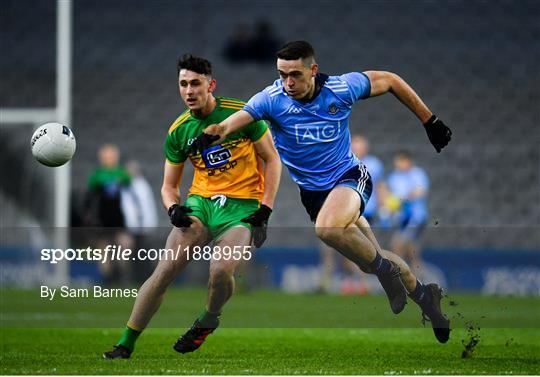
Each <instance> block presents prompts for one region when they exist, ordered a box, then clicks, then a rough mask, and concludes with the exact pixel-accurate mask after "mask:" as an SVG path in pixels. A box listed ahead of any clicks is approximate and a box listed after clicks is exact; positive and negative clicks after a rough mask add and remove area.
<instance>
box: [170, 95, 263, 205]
mask: <svg viewBox="0 0 540 377" xmlns="http://www.w3.org/2000/svg"><path fill="white" fill-rule="evenodd" d="M216 102H217V105H216V108H215V109H214V111H213V112H212V113H211V114H209V115H208V116H207V117H205V118H202V119H200V118H196V117H195V116H193V115H192V114H191V113H190V111H189V110H188V111H185V112H184V113H183V114H182V115H180V116H179V117H178V119H176V121H175V122H174V123H173V124H172V126H171V127H170V129H169V133H168V135H167V138H166V139H165V157H166V159H167V162H168V163H170V164H179V163H183V162H184V161H185V160H186V159H187V158H188V157H189V159H190V160H191V163H192V164H193V166H194V168H195V175H194V177H193V183H192V185H191V188H190V190H189V194H196V195H200V196H202V197H205V198H209V197H212V196H214V195H217V194H222V195H225V196H228V197H231V198H238V199H257V200H259V201H260V200H261V199H262V194H263V189H264V178H263V174H262V161H260V159H259V158H258V156H257V154H256V152H255V148H254V146H253V143H255V142H256V141H258V140H260V139H261V138H262V137H263V136H264V134H265V133H266V132H267V131H268V126H267V125H266V123H265V122H264V121H258V122H253V123H251V124H249V125H247V126H246V127H244V128H243V129H242V130H240V131H238V132H235V133H232V134H231V135H229V136H228V137H227V138H226V139H225V140H223V141H222V142H221V143H220V144H217V145H214V146H211V147H209V148H207V149H206V150H204V151H203V153H202V154H201V153H198V152H197V153H189V149H190V145H191V143H192V142H193V139H194V138H195V137H197V136H198V135H200V134H201V132H202V131H203V130H204V129H205V128H206V127H208V126H209V125H211V124H216V123H219V122H221V121H223V120H225V119H226V118H227V117H228V116H229V115H231V114H233V113H235V112H236V111H238V110H241V109H242V107H243V106H244V102H242V101H240V100H237V99H233V98H225V97H216Z"/></svg>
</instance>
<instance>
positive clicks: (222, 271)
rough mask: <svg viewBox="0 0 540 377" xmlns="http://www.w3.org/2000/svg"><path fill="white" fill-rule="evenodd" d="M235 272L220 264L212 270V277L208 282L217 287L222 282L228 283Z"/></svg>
mask: <svg viewBox="0 0 540 377" xmlns="http://www.w3.org/2000/svg"><path fill="white" fill-rule="evenodd" d="M233 273H234V271H232V270H231V269H230V268H228V267H226V266H218V267H215V268H213V269H211V271H210V279H209V282H208V284H209V285H210V286H211V287H216V286H219V285H222V284H228V283H229V282H230V281H231V279H232V278H233Z"/></svg>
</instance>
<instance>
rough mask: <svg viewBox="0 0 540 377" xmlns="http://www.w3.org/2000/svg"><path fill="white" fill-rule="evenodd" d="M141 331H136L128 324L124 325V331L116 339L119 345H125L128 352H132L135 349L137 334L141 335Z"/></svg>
mask: <svg viewBox="0 0 540 377" xmlns="http://www.w3.org/2000/svg"><path fill="white" fill-rule="evenodd" d="M141 332H142V331H137V330H134V329H132V328H131V327H129V326H126V329H125V330H124V333H123V334H122V337H121V338H120V340H119V341H118V345H119V346H124V347H126V348H127V349H128V350H129V351H130V352H133V350H134V349H135V342H136V341H137V338H138V337H139V335H141Z"/></svg>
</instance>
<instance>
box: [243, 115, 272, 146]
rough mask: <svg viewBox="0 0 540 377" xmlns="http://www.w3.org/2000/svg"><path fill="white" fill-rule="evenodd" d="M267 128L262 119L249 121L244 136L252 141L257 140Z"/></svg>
mask: <svg viewBox="0 0 540 377" xmlns="http://www.w3.org/2000/svg"><path fill="white" fill-rule="evenodd" d="M267 130H268V125H267V124H266V122H265V121H264V120H259V121H257V122H253V123H250V124H249V125H248V126H247V127H246V136H247V137H248V138H249V140H251V141H252V142H256V141H258V140H259V139H260V138H261V137H263V135H264V134H265V133H266V131H267Z"/></svg>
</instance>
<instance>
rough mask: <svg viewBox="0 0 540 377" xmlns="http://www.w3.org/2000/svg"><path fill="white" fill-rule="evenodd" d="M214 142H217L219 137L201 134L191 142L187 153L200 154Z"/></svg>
mask: <svg viewBox="0 0 540 377" xmlns="http://www.w3.org/2000/svg"><path fill="white" fill-rule="evenodd" d="M216 140H219V135H209V134H205V133H204V132H203V133H202V134H200V135H199V136H197V137H196V138H195V139H194V140H193V143H192V144H191V146H190V147H189V151H190V152H192V153H197V152H199V153H202V151H203V150H205V149H206V148H208V147H209V146H211V145H212V143H213V142H214V141H216Z"/></svg>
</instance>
